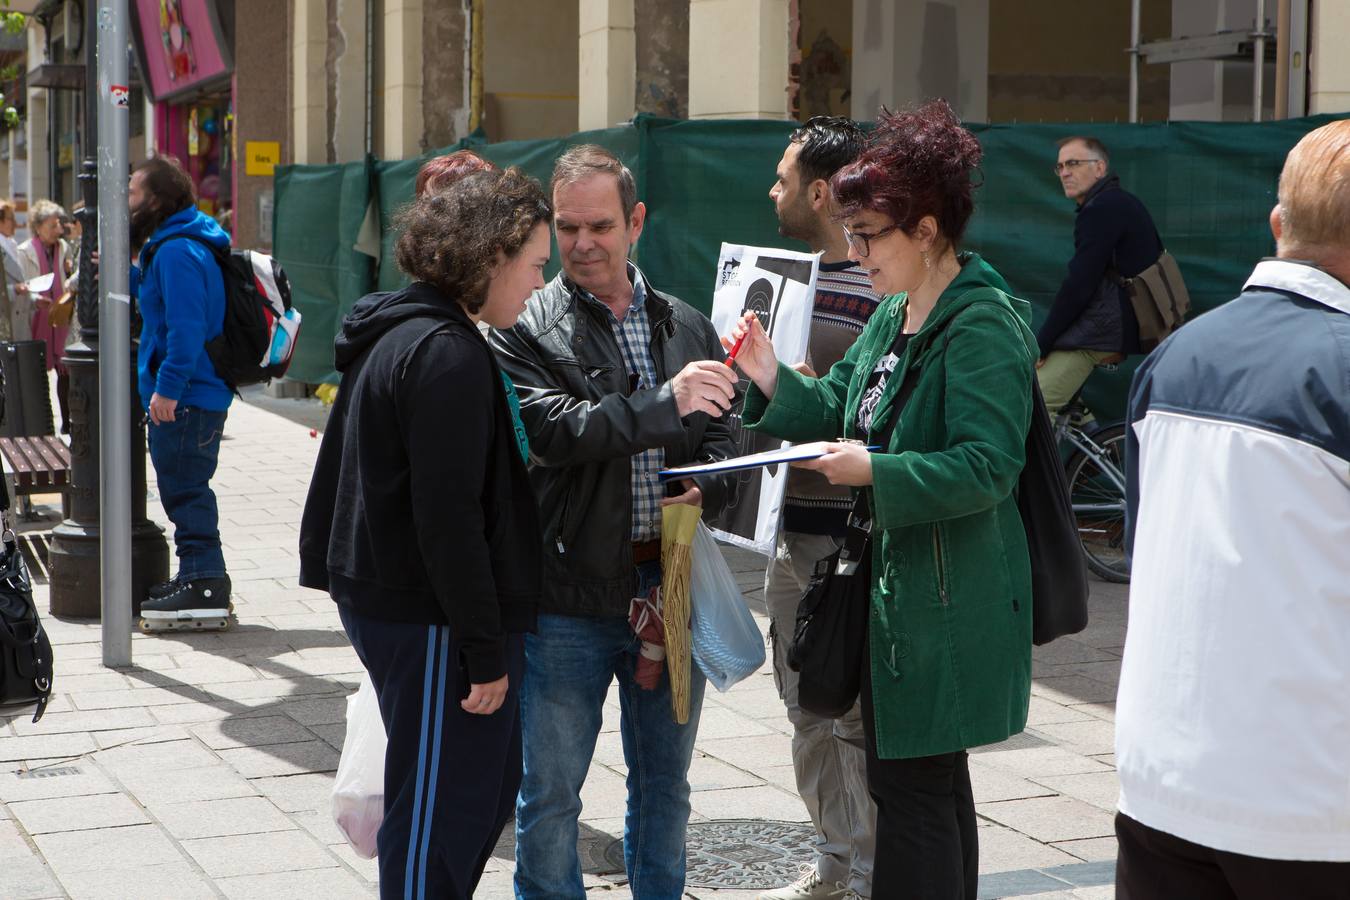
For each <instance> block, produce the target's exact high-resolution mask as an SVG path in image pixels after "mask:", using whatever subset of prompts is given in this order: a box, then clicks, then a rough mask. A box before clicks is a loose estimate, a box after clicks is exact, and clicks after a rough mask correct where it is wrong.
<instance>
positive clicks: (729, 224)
mask: <svg viewBox="0 0 1350 900" xmlns="http://www.w3.org/2000/svg"><path fill="white" fill-rule="evenodd" d="M1328 121H1331V117H1316V118H1305V119H1289V120H1284V121H1279V122H1269V123H1262V124H1247V123H1208V122H1182V123H1173V124H1150V125H1126V124H1113V125H1103V124H1092V125H1083V124H1066V125H973V126H971V127H972V130H973V131H974V132H975V134H976V135H977V136H978V137H979V139H980V142H981V144H982V145H983V146H984V166H983V173H982V177H983V185H982V187H981V188H980V189H979V191H978V192H977V193H976V213H975V217H974V219H973V220H972V222H971V224H970V228H969V231H968V232H967V234H966V239H965V246H966V247H968V248H970V249H974V250H978V251H979V252H981V253H982V254H983V255H984V256H985V257H986V258H987V259H989V260H990V261H991V262H992V263H993V264H994V266H995V267H997V268H998V269H999V270H1000V271H1002V272H1003V274H1004V276H1005V277H1006V278H1007V279H1008V281H1009V282H1010V283H1011V284H1012V286H1013V288H1014V290H1015V291H1016V292H1017V293H1018V294H1019V295H1020V296H1023V297H1025V298H1026V299H1028V300H1030V301H1032V303H1033V305H1034V306H1035V308H1036V314H1037V316H1038V318H1039V317H1040V316H1043V315H1044V314H1045V310H1046V307H1047V304H1048V303H1049V301H1050V299H1051V298H1053V296H1054V293H1055V290H1056V289H1057V288H1058V285H1059V282H1060V280H1061V279H1062V278H1063V275H1064V267H1065V263H1066V262H1067V261H1068V259H1069V256H1070V255H1071V254H1072V250H1073V218H1074V216H1073V211H1074V205H1073V203H1072V202H1070V201H1068V200H1066V199H1065V198H1064V196H1063V194H1062V192H1061V191H1060V188H1059V182H1058V179H1057V178H1056V177H1055V176H1054V174H1053V172H1052V171H1051V164H1052V163H1053V161H1054V159H1055V155H1056V152H1057V150H1056V147H1055V142H1056V141H1057V140H1059V139H1060V138H1062V137H1066V136H1068V135H1073V134H1091V135H1093V136H1095V137H1097V138H1099V139H1100V140H1102V141H1103V142H1104V143H1105V144H1106V146H1107V147H1108V148H1109V150H1110V153H1111V167H1112V169H1113V170H1114V171H1115V172H1117V173H1118V174H1119V175H1120V177H1121V182H1122V184H1123V185H1124V186H1125V187H1126V188H1127V189H1128V190H1130V191H1132V192H1133V193H1135V194H1137V195H1138V196H1139V197H1140V198H1141V199H1142V200H1143V201H1144V203H1145V205H1146V206H1148V208H1149V210H1150V211H1151V212H1152V214H1153V218H1154V220H1155V221H1156V222H1157V225H1158V229H1159V231H1160V232H1161V234H1162V238H1163V242H1164V243H1165V244H1166V245H1167V247H1168V249H1169V250H1171V251H1172V253H1173V255H1175V256H1176V258H1177V260H1178V262H1179V263H1180V265H1181V270H1182V274H1183V275H1184V276H1185V278H1186V283H1187V286H1188V287H1189V289H1190V292H1191V298H1192V301H1193V304H1194V306H1195V308H1196V309H1197V310H1205V309H1210V308H1212V307H1214V306H1216V305H1218V304H1219V303H1222V302H1224V301H1225V300H1227V299H1230V298H1231V297H1233V296H1234V295H1235V294H1236V293H1237V292H1238V291H1239V290H1240V289H1241V287H1242V282H1243V279H1244V278H1245V276H1246V275H1247V273H1248V272H1249V271H1250V270H1251V267H1252V265H1253V264H1254V263H1255V262H1256V261H1257V260H1258V259H1260V258H1261V257H1262V256H1266V255H1269V254H1270V253H1271V252H1273V247H1274V245H1273V241H1272V239H1271V237H1270V229H1269V225H1268V221H1267V220H1268V216H1269V213H1270V209H1271V207H1272V206H1273V205H1274V203H1275V189H1276V181H1277V179H1278V176H1279V172H1280V168H1281V166H1282V165H1283V163H1284V157H1285V155H1286V154H1287V153H1288V152H1289V149H1290V148H1291V147H1292V146H1293V145H1294V144H1295V143H1296V142H1297V141H1298V139H1299V138H1300V137H1302V136H1303V135H1304V134H1305V133H1307V132H1308V131H1309V130H1311V129H1313V128H1315V127H1317V126H1318V125H1321V124H1324V123H1325V122H1328ZM794 127H795V124H794V123H791V122H764V121H682V120H668V119H656V118H650V117H646V116H639V117H638V118H637V119H636V120H634V122H632V123H630V124H627V125H624V126H621V127H618V128H611V129H606V130H603V131H594V132H585V133H582V134H577V135H573V136H572V137H570V138H566V139H556V140H545V141H512V142H506V143H499V144H486V143H483V142H482V140H481V136H475V137H474V138H470V139H469V140H467V141H464V142H461V143H460V144H458V145H456V147H455V148H446V149H456V148H458V147H472V148H473V149H474V150H476V151H477V152H479V153H481V154H482V155H483V156H485V157H487V158H488V159H491V160H492V161H493V162H495V163H497V164H498V165H503V166H505V165H518V166H520V167H521V168H522V169H524V170H525V171H526V172H528V173H529V174H531V175H533V176H535V177H537V178H539V179H540V180H541V181H544V182H547V179H548V176H549V173H550V171H551V169H552V165H553V161H554V160H555V159H556V158H557V156H558V155H559V154H560V153H561V152H562V150H563V149H564V148H566V147H567V146H569V145H571V144H575V143H581V142H587V141H590V142H594V143H598V144H602V145H604V146H606V147H608V148H610V149H611V150H613V151H614V152H615V153H617V154H618V155H619V156H620V158H622V159H623V160H624V161H625V162H626V163H627V164H628V165H629V167H630V168H632V170H633V172H634V175H635V177H636V178H637V182H638V195H639V197H640V198H641V199H642V200H643V201H644V202H645V203H646V205H647V208H648V218H647V225H646V229H645V231H644V233H643V235H642V239H641V241H640V242H639V244H638V249H637V253H636V259H637V261H638V263H639V265H641V266H642V268H643V270H644V271H645V272H646V273H647V275H648V277H649V278H650V279H651V281H652V283H653V284H655V285H657V286H658V287H660V288H662V289H663V290H666V291H670V292H672V293H674V294H676V295H678V296H680V297H682V298H684V299H685V300H687V301H689V302H690V303H692V304H693V305H694V306H696V307H699V308H700V309H703V310H705V311H706V310H707V309H708V308H709V306H710V304H711V299H712V283H713V271H714V268H715V266H716V261H717V252H718V247H719V246H720V244H721V242H722V241H729V242H732V243H741V244H757V245H770V246H773V245H779V246H783V245H785V244H786V243H788V242H785V241H784V239H783V238H782V237H780V236H779V235H778V229H777V220H776V219H775V217H774V213H773V204H772V203H771V202H770V200H769V197H768V191H769V188H770V187H771V186H772V184H773V180H774V168H775V166H776V165H777V163H778V160H779V158H780V157H781V155H782V152H783V148H784V146H785V145H786V142H787V139H788V135H789V134H790V133H791V130H792V129H793V128H794ZM437 152H445V151H444V150H442V151H437ZM433 155H435V154H434V153H429V154H427V155H426V156H423V157H420V158H418V159H412V160H402V161H398V162H379V161H375V160H372V161H371V162H370V163H369V164H368V165H363V164H348V165H343V166H285V167H282V168H280V169H279V170H278V174H277V184H276V207H275V210H276V211H275V223H274V234H275V245H274V246H275V254H276V256H277V258H278V260H279V261H280V262H281V263H282V265H283V266H284V267H285V269H286V271H287V274H288V275H289V276H290V278H291V282H292V287H293V289H294V291H295V294H296V297H297V302H299V303H300V309H301V312H302V314H303V315H304V316H305V321H304V328H303V330H302V334H301V339H300V345H299V348H298V349H297V351H296V359H295V362H294V363H293V364H292V366H291V371H290V377H292V378H295V379H298V380H302V381H309V382H320V381H328V382H332V381H335V380H336V375H335V373H334V372H333V369H332V341H333V337H334V335H335V334H336V331H337V325H338V323H339V322H340V320H341V316H342V315H343V314H344V313H345V312H346V311H347V310H348V309H349V308H350V307H351V304H352V303H353V302H354V301H355V300H356V299H357V298H358V297H359V296H360V295H361V294H362V293H364V292H365V291H367V290H373V289H380V290H388V289H391V288H394V287H397V286H398V285H400V284H402V283H403V277H402V275H401V273H400V272H399V271H398V269H397V266H396V265H395V264H394V260H393V252H392V251H393V242H394V239H395V234H394V229H393V228H392V227H391V226H392V223H393V221H394V217H395V215H396V214H397V211H398V209H399V207H401V206H402V205H403V204H405V203H407V201H408V200H409V199H410V197H411V194H412V184H413V179H414V177H415V175H416V172H417V169H418V168H419V167H420V166H421V164H422V163H423V162H424V161H425V160H426V159H428V158H430V157H431V156H433ZM368 200H371V201H373V202H374V204H375V206H374V211H375V212H376V213H377V214H378V221H379V224H380V226H381V232H382V235H381V240H380V248H381V257H380V261H379V264H378V267H376V266H375V265H373V264H372V263H373V260H372V259H371V257H369V256H366V255H364V254H362V253H360V252H357V251H356V250H354V249H353V247H354V245H355V243H356V240H357V237H358V234H359V233H360V231H361V225H362V222H363V221H364V220H365V217H366V212H367V210H366V204H367V201H368ZM557 265H558V261H557V252H556V248H555V251H554V258H553V262H552V264H551V267H550V273H549V274H550V275H551V274H552V272H555V271H556V270H557ZM1128 373H1129V367H1125V368H1123V369H1122V370H1121V372H1119V373H1117V374H1114V375H1111V374H1106V373H1101V374H1099V375H1097V376H1095V377H1094V379H1093V381H1092V383H1091V385H1090V386H1089V391H1088V394H1087V396H1088V400H1089V402H1090V403H1091V404H1092V405H1093V408H1094V409H1095V410H1097V411H1098V414H1099V415H1101V416H1108V417H1114V416H1118V415H1119V414H1120V412H1121V410H1122V405H1123V394H1124V389H1125V386H1126V385H1127V383H1128Z"/></svg>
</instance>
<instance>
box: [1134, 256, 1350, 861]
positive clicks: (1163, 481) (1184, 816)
mask: <svg viewBox="0 0 1350 900" xmlns="http://www.w3.org/2000/svg"><path fill="white" fill-rule="evenodd" d="M1129 420H1130V428H1129V435H1128V442H1127V481H1128V486H1129V487H1128V501H1129V503H1128V505H1129V511H1128V532H1127V542H1128V545H1129V546H1130V548H1131V550H1132V553H1133V572H1132V584H1131V588H1130V609H1129V631H1128V635H1127V639H1126V644H1125V653H1124V662H1123V668H1122V673H1121V681H1120V692H1119V696H1118V698H1117V708H1116V764H1117V767H1118V769H1119V774H1120V784H1121V798H1120V810H1121V812H1123V813H1124V814H1126V815H1128V816H1130V817H1132V818H1134V819H1136V820H1138V821H1140V822H1142V823H1144V824H1145V825H1148V826H1151V827H1153V828H1156V829H1159V830H1162V831H1165V832H1168V833H1170V834H1173V835H1177V836H1179V837H1181V838H1184V839H1186V840H1189V841H1192V842H1194V843H1197V844H1201V845H1203V846H1206V847H1211V848H1215V849H1219V850H1225V851H1229V852H1233V853H1241V854H1245V855H1248V856H1256V857H1263V858H1268V859H1287V860H1295V859H1297V860H1320V861H1334V862H1347V861H1350V287H1348V286H1347V285H1345V284H1343V283H1342V282H1340V281H1339V280H1337V279H1336V278H1334V277H1332V276H1331V275H1330V274H1328V273H1326V272H1324V271H1322V270H1320V269H1317V268H1315V267H1314V266H1312V265H1309V264H1306V263H1299V262H1293V261H1289V260H1266V261H1263V262H1261V263H1260V264H1259V265H1258V266H1257V267H1256V269H1255V271H1254V272H1253V273H1252V275H1251V277H1250V279H1248V281H1247V284H1246V287H1245V289H1244V290H1243V292H1242V294H1241V295H1240V296H1239V297H1238V298H1237V299H1235V300H1233V301H1232V302H1230V303H1228V304H1226V305H1224V306H1222V307H1220V308H1219V309H1217V310H1215V311H1213V312H1210V313H1207V314H1205V315H1203V316H1201V317H1200V318H1198V319H1196V320H1195V321H1194V322H1191V323H1189V324H1187V325H1186V327H1184V328H1182V329H1180V330H1179V331H1178V332H1177V333H1176V334H1175V335H1173V336H1172V337H1171V338H1169V339H1168V340H1166V341H1165V342H1163V344H1162V345H1161V346H1159V348H1158V349H1157V351H1155V352H1154V353H1153V355H1152V356H1151V357H1150V358H1149V359H1148V360H1147V361H1146V362H1145V363H1144V365H1143V366H1141V367H1140V369H1139V371H1138V372H1137V373H1136V375H1135V379H1134V384H1133V388H1132V390H1131V396H1130V414H1129Z"/></svg>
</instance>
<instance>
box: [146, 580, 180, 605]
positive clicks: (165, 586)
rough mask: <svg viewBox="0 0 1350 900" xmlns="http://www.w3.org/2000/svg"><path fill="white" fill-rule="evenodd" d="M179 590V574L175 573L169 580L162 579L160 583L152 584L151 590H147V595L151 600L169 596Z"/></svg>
mask: <svg viewBox="0 0 1350 900" xmlns="http://www.w3.org/2000/svg"><path fill="white" fill-rule="evenodd" d="M176 590H178V576H177V575H175V576H173V577H172V578H170V579H169V580H168V581H161V582H159V583H158V584H152V585H150V590H148V591H146V592H145V593H146V596H147V597H149V598H150V599H151V600H158V599H159V598H161V597H167V596H168V595H169V594H172V593H173V592H174V591H176Z"/></svg>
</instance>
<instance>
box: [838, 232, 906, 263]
mask: <svg viewBox="0 0 1350 900" xmlns="http://www.w3.org/2000/svg"><path fill="white" fill-rule="evenodd" d="M841 227H842V228H843V229H844V237H845V238H846V239H847V240H848V245H849V246H850V247H852V248H853V249H854V251H855V252H857V254H858V255H859V256H861V257H863V258H866V257H868V256H871V255H872V242H873V241H875V240H876V239H877V238H879V237H885V236H886V235H888V234H890V233H891V232H892V231H898V230H899V228H900V226H899V225H887V226H886V227H885V228H883V229H881V230H880V231H877V232H873V233H872V234H867V233H866V232H862V231H849V230H848V226H847V225H843V226H841Z"/></svg>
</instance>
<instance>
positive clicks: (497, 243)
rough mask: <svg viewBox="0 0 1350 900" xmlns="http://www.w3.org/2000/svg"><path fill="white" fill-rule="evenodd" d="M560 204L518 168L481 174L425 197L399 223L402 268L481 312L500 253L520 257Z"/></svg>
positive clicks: (396, 251)
mask: <svg viewBox="0 0 1350 900" xmlns="http://www.w3.org/2000/svg"><path fill="white" fill-rule="evenodd" d="M552 217H553V208H552V207H551V206H550V205H549V202H548V198H547V197H545V196H544V189H543V188H542V187H540V185H539V182H538V181H536V180H535V179H533V178H531V177H530V176H528V175H526V174H525V173H524V172H522V171H521V170H520V169H518V168H516V167H515V166H512V167H511V168H509V169H507V170H506V171H504V172H502V171H484V172H474V173H473V174H471V175H467V176H465V177H464V178H462V179H461V180H460V181H458V182H456V183H455V184H453V185H451V186H450V187H448V188H445V189H444V190H438V191H432V192H430V193H428V194H426V195H424V196H422V197H419V198H417V199H416V200H415V201H413V202H412V204H410V205H409V206H407V207H406V208H404V210H403V211H402V212H401V213H399V216H398V219H397V220H396V222H395V227H397V228H398V229H399V230H400V231H401V232H402V233H401V234H400V235H399V238H398V242H397V243H396V244H395V245H394V258H395V259H396V260H397V261H398V267H399V268H400V269H402V270H403V272H404V273H405V274H406V275H407V276H408V277H409V278H412V279H414V280H416V281H425V282H426V283H427V284H430V285H431V286H432V287H435V288H436V289H437V290H439V291H440V292H441V293H442V294H445V295H446V296H447V297H449V298H451V299H454V300H457V301H458V302H460V303H462V304H463V305H464V307H465V308H466V309H468V311H469V312H471V313H476V312H478V310H479V309H481V308H482V306H483V302H484V301H485V300H486V299H487V289H488V283H489V282H490V281H491V279H492V270H493V265H494V263H496V261H497V253H498V252H499V251H500V252H501V253H502V255H503V256H505V257H506V258H507V259H510V258H512V257H514V256H515V255H516V254H517V253H519V252H520V250H521V248H522V247H524V246H525V242H526V241H527V240H529V237H530V233H531V232H532V231H533V230H534V226H536V225H538V224H539V223H540V222H548V221H549V220H550V219H551V218H552Z"/></svg>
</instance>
